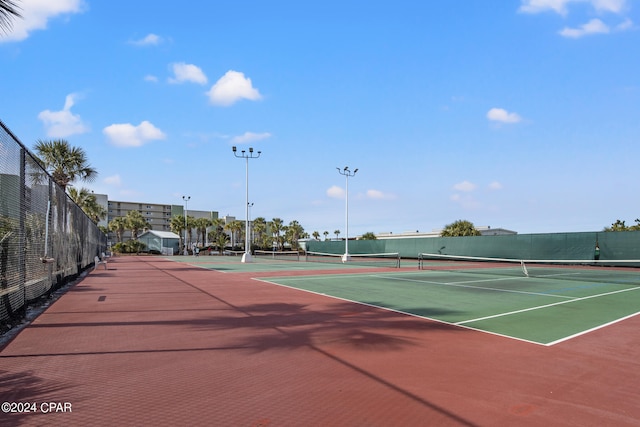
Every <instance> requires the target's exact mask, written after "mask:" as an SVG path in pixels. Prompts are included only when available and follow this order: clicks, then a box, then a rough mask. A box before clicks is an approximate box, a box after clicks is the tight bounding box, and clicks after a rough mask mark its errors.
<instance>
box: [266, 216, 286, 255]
mask: <svg viewBox="0 0 640 427" xmlns="http://www.w3.org/2000/svg"><path fill="white" fill-rule="evenodd" d="M269 228H270V229H271V234H273V237H274V239H275V241H276V243H275V244H276V249H277V250H280V249H281V248H282V247H283V246H284V245H282V239H281V238H280V233H282V231H283V228H284V226H283V223H282V219H280V218H273V219H272V220H271V221H270V222H269Z"/></svg>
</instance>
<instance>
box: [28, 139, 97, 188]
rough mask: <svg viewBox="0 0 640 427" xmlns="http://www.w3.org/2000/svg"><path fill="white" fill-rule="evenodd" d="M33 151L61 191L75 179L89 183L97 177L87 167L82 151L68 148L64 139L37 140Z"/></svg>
mask: <svg viewBox="0 0 640 427" xmlns="http://www.w3.org/2000/svg"><path fill="white" fill-rule="evenodd" d="M35 151H36V152H37V153H38V158H39V159H40V161H41V162H42V163H43V164H44V167H45V169H46V170H47V172H49V173H50V174H51V176H52V177H53V180H54V181H55V182H56V184H58V185H59V186H60V187H61V188H62V189H63V190H66V189H67V186H68V185H69V184H70V183H72V182H74V181H75V180H76V179H80V180H82V181H87V182H91V181H93V180H94V179H95V178H96V176H97V175H98V172H97V171H96V170H95V169H94V168H92V167H91V166H89V164H88V162H87V155H86V154H85V152H84V150H83V149H82V148H78V147H72V146H70V145H69V143H68V142H67V141H65V140H64V139H57V140H54V141H42V140H38V142H36V145H35Z"/></svg>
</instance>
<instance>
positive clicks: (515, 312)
mask: <svg viewBox="0 0 640 427" xmlns="http://www.w3.org/2000/svg"><path fill="white" fill-rule="evenodd" d="M638 289H640V286H636V287H634V288H629V289H620V290H617V291H611V292H605V293H604V294H597V295H589V296H587V297H582V298H574V299H572V300H569V301H559V302H554V303H552V304H545V305H539V306H537V307H530V308H524V309H522V310H515V311H509V312H506V313H500V314H494V315H491V316H485V317H478V318H477V319H469V320H463V321H461V322H456V323H454V325H464V324H466V323H473V322H478V321H480V320H486V319H494V318H496V317H503V316H510V315H512V314H518V313H524V312H526V311H533V310H539V309H541V308H548V307H553V306H555V305H562V304H569V303H572V302H578V301H584V300H587V299H591V298H600V297H604V296H607V295H613V294H619V293H622V292H629V291H635V290H638Z"/></svg>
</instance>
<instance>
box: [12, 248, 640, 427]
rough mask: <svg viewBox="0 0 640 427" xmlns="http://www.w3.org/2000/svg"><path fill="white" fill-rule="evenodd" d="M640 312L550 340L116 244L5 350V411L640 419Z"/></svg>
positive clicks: (339, 418) (113, 415)
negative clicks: (531, 340)
mask: <svg viewBox="0 0 640 427" xmlns="http://www.w3.org/2000/svg"><path fill="white" fill-rule="evenodd" d="M280 275H282V273H280ZM639 328H640V319H638V318H637V316H636V317H634V318H630V319H627V320H626V321H624V322H621V323H618V324H616V325H614V326H612V327H609V328H604V329H602V330H599V331H595V332H594V333H592V334H588V335H585V336H582V337H579V338H576V339H574V340H570V341H568V342H566V343H563V344H560V345H557V346H554V347H550V348H549V347H543V346H538V345H534V344H527V343H523V342H518V341H514V340H510V339H507V338H502V337H499V336H492V335H489V334H485V333H481V332H475V331H470V330H464V329H458V328H455V327H451V326H446V325H442V324H438V323H435V322H429V321H425V320H422V319H416V318H412V317H408V316H404V315H400V314H395V313H389V312H386V311H383V310H377V309H374V308H370V307H365V306H361V305H357V304H352V303H348V302H344V301H339V300H335V299H330V298H325V297H323V296H320V295H315V294H310V293H305V292H301V291H295V290H292V289H288V288H284V287H280V286H275V285H270V284H266V283H263V282H260V281H256V280H252V279H251V276H250V275H248V274H240V273H235V274H225V273H222V272H216V271H209V270H204V269H200V268H197V267H193V266H189V265H185V264H180V263H174V262H172V261H168V260H164V259H162V258H155V257H117V258H115V259H113V260H111V261H110V262H109V264H108V269H107V270H106V271H105V270H103V269H98V270H95V271H93V272H92V273H91V274H89V275H88V276H87V277H86V278H84V280H82V281H81V282H80V283H79V284H77V285H76V286H74V287H73V288H71V289H70V290H69V292H67V293H66V294H65V295H64V296H63V297H61V298H60V299H59V300H58V301H57V302H56V303H55V304H53V305H52V306H51V307H50V308H49V309H48V310H47V311H45V312H44V313H43V314H42V315H40V316H39V317H38V318H37V319H36V320H35V321H33V322H32V324H31V325H30V326H28V327H27V328H25V329H24V330H23V331H22V332H21V333H20V334H19V335H18V336H17V337H16V338H15V339H14V340H13V341H11V342H10V343H9V344H8V345H6V347H5V348H4V349H2V350H1V351H0V396H1V398H0V401H2V402H14V405H13V408H12V409H14V410H21V411H23V413H15V412H14V413H9V414H6V413H0V425H2V426H17V425H54V426H55V425H60V426H63V425H64V426H115V425H118V426H143V425H145V426H146V425H152V426H176V425H187V426H199V425H202V426H205V425H206V426H267V425H269V426H433V425H436V426H439V425H443V426H496V425H524V426H527V425H531V426H538V425H548V426H556V425H559V426H562V425H567V426H587V425H594V426H595V425H598V426H602V425H610V426H614V425H615V426H634V425H636V426H637V425H640V405H638V402H639V401H640V400H639V397H640V395H639V390H640V387H638V385H639V384H640V357H638V356H640V336H639V335H638V333H637V331H638V329H639ZM24 404H28V405H24ZM3 409H4V406H3ZM27 409H28V410H30V411H32V412H31V413H24V411H26V410H27ZM33 411H35V412H33Z"/></svg>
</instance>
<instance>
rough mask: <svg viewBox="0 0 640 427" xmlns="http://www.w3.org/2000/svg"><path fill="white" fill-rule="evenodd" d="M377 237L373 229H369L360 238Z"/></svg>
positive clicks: (371, 238)
mask: <svg viewBox="0 0 640 427" xmlns="http://www.w3.org/2000/svg"><path fill="white" fill-rule="evenodd" d="M376 239H377V237H376V235H375V234H374V233H373V232H372V231H368V232H366V233H364V234H363V235H362V236H360V240H376Z"/></svg>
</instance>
